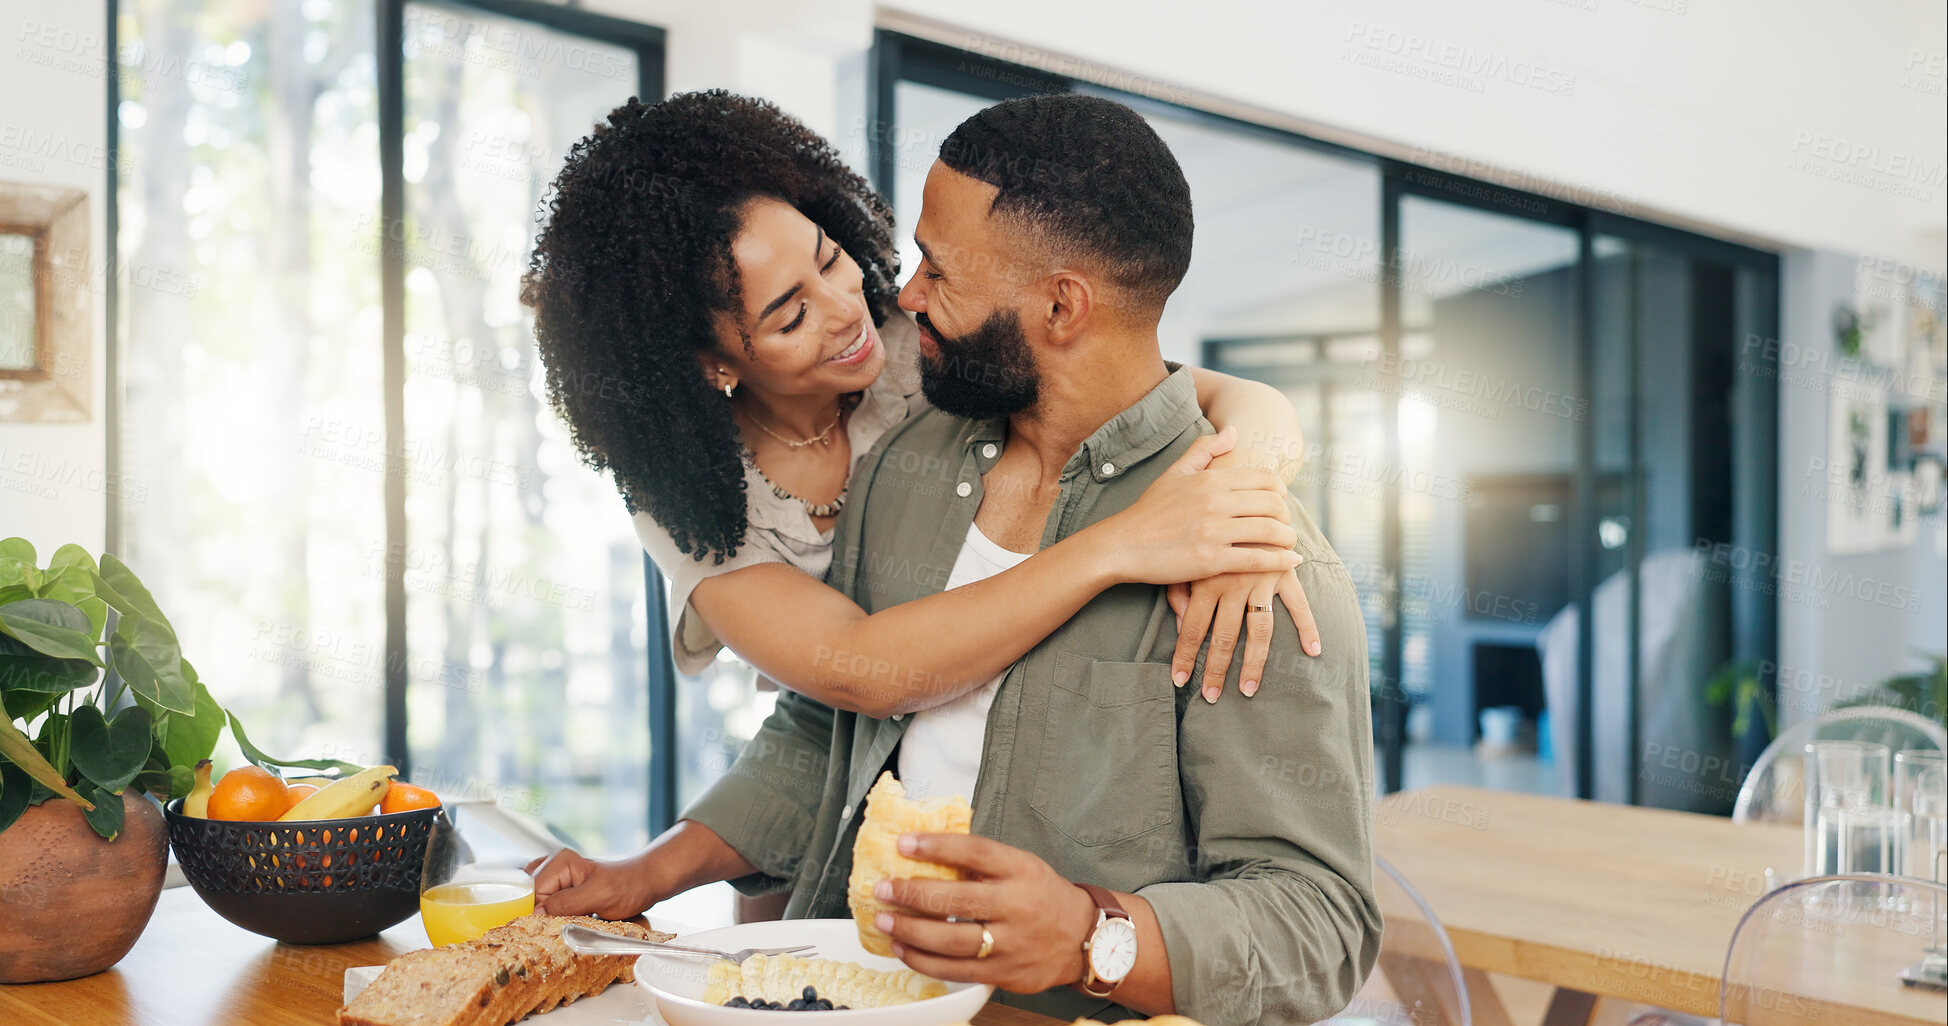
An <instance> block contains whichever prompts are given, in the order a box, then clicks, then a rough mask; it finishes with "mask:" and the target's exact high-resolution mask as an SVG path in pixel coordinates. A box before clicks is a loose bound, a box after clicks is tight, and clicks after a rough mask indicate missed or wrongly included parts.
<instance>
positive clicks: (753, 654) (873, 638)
mask: <svg viewBox="0 0 1948 1026" xmlns="http://www.w3.org/2000/svg"><path fill="white" fill-rule="evenodd" d="M1124 579H1126V578H1125V575H1124V573H1123V572H1122V571H1120V570H1119V569H1118V568H1117V567H1116V566H1115V564H1114V562H1113V559H1112V553H1111V551H1110V548H1109V542H1108V536H1107V535H1106V534H1105V533H1104V532H1102V531H1098V530H1095V529H1093V528H1085V529H1084V530H1082V531H1079V532H1077V533H1076V534H1075V535H1073V536H1071V537H1069V538H1065V539H1063V540H1062V541H1060V542H1057V543H1056V544H1054V545H1052V546H1050V547H1048V548H1046V549H1043V550H1042V551H1040V552H1038V553H1036V554H1035V555H1033V556H1031V557H1030V558H1028V559H1026V560H1023V561H1022V562H1021V563H1020V564H1018V565H1016V566H1014V567H1012V568H1010V569H1008V570H1006V571H1004V572H1002V573H999V574H996V575H994V576H993V577H989V578H987V579H985V580H981V581H977V582H974V583H972V584H968V585H963V586H961V587H959V588H954V589H951V590H948V591H942V592H940V593H938V594H934V595H929V596H926V597H925V598H920V599H915V600H913V601H911V602H903V603H901V604H899V605H896V606H892V607H889V608H887V609H883V610H881V611H879V612H877V613H873V614H871V615H868V614H867V613H866V612H865V611H864V610H862V609H860V608H859V606H858V605H857V604H856V603H854V602H852V601H851V600H850V599H848V598H846V597H845V596H844V595H842V594H840V593H839V592H837V591H835V590H833V589H831V588H829V587H827V586H826V585H824V584H822V583H819V582H818V581H816V580H814V579H812V578H810V577H806V576H805V575H803V574H799V573H797V572H796V571H791V570H787V569H785V568H782V567H778V566H775V565H774V566H760V567H752V568H749V569H746V570H740V571H737V572H734V573H730V574H725V575H723V576H722V577H718V578H712V579H711V580H708V581H705V582H704V583H703V584H700V585H698V587H697V590H696V591H695V592H694V593H693V594H692V598H691V602H692V604H693V605H694V606H695V607H696V609H697V611H698V613H699V614H701V615H702V616H703V617H704V621H705V622H706V623H708V624H709V625H710V626H711V628H712V630H713V631H714V632H715V633H716V634H717V636H718V637H719V638H720V639H722V640H723V641H724V643H725V644H727V645H729V646H730V647H731V649H732V650H733V651H735V652H737V654H738V655H740V656H742V657H743V658H744V660H745V661H746V662H749V663H750V664H751V665H752V666H754V667H756V668H757V669H758V670H759V672H761V673H763V674H764V675H765V676H767V677H769V678H771V679H772V680H774V681H777V682H778V683H779V684H781V685H783V686H784V687H788V688H791V689H792V690H793V691H796V692H798V693H799V694H802V695H805V696H806V697H808V698H812V699H816V700H818V701H820V702H823V703H824V704H826V705H829V706H832V707H834V708H838V709H847V710H851V711H853V712H861V713H865V714H867V715H870V716H881V717H883V716H891V715H893V714H895V713H909V712H917V711H919V710H921V709H926V708H929V707H931V706H935V705H939V704H941V703H942V702H946V701H950V700H952V699H954V698H956V697H959V696H960V695H962V694H965V693H967V692H968V691H970V690H973V689H974V688H975V687H977V686H979V685H980V684H982V683H983V682H985V681H987V680H988V679H989V678H991V677H993V676H994V675H995V674H997V673H1000V672H1001V671H1003V670H1005V669H1007V668H1008V667H1009V666H1010V665H1012V664H1013V663H1014V662H1015V660H1017V659H1020V658H1021V657H1022V656H1023V655H1025V654H1027V652H1028V650H1029V649H1031V648H1033V647H1035V646H1036V645H1037V644H1039V643H1040V642H1041V640H1042V639H1043V638H1045V637H1047V636H1048V635H1049V634H1050V633H1052V632H1053V631H1054V630H1055V629H1056V628H1057V627H1060V626H1061V625H1062V624H1064V623H1066V622H1068V620H1069V618H1070V617H1072V616H1074V615H1075V613H1076V611H1077V610H1079V609H1081V608H1082V607H1083V606H1084V605H1086V604H1088V602H1089V600H1090V599H1092V598H1094V597H1095V596H1096V595H1097V594H1099V593H1101V592H1102V591H1103V589H1105V588H1107V587H1109V586H1110V585H1113V584H1117V583H1120V582H1121V581H1123V580H1124ZM760 596H762V598H760ZM780 608H789V609H792V610H793V611H794V616H793V617H792V618H791V620H790V621H788V625H787V622H782V621H781V620H780V618H779V617H778V616H777V610H778V609H780Z"/></svg>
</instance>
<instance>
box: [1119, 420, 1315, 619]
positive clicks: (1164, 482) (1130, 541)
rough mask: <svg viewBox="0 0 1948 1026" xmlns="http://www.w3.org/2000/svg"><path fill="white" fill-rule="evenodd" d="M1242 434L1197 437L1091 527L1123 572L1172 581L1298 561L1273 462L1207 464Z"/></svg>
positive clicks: (1273, 569) (1278, 568)
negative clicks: (1132, 498) (1267, 466)
mask: <svg viewBox="0 0 1948 1026" xmlns="http://www.w3.org/2000/svg"><path fill="white" fill-rule="evenodd" d="M1236 437H1237V434H1236V432H1235V431H1232V430H1231V429H1228V428H1227V429H1226V430H1224V431H1221V432H1219V433H1217V434H1215V435H1205V436H1204V437H1202V438H1199V439H1198V440H1197V441H1196V442H1193V443H1192V444H1191V447H1190V450H1189V451H1187V452H1185V453H1184V455H1183V456H1181V457H1179V458H1178V460H1177V462H1176V463H1173V464H1171V466H1170V469H1168V470H1166V471H1164V472H1163V476H1161V477H1159V478H1157V479H1156V480H1155V481H1153V482H1151V484H1150V487H1149V488H1147V489H1145V490H1144V492H1143V494H1142V495H1141V496H1138V497H1137V500H1136V502H1135V503H1133V504H1131V506H1130V507H1129V508H1128V509H1125V510H1123V511H1122V512H1120V513H1117V514H1116V515H1115V516H1112V517H1109V518H1108V519H1106V520H1103V521H1102V522H1101V523H1098V524H1095V525H1092V526H1090V527H1089V528H1087V529H1086V530H1085V531H1084V532H1083V533H1093V534H1095V535H1096V536H1097V537H1098V539H1099V541H1100V543H1101V544H1103V545H1104V547H1105V550H1106V553H1107V558H1109V559H1111V560H1112V561H1114V564H1115V567H1116V569H1115V573H1116V577H1117V579H1118V580H1121V581H1124V582H1129V583H1136V584H1174V583H1177V582H1179V581H1194V580H1198V579H1201V578H1204V577H1209V576H1211V575H1212V574H1214V573H1250V572H1258V573H1279V572H1283V571H1285V570H1288V569H1290V568H1291V567H1293V566H1295V565H1297V563H1298V556H1297V554H1296V553H1294V552H1292V551H1291V550H1292V546H1293V545H1294V544H1295V543H1296V542H1297V541H1298V534H1297V533H1296V532H1295V531H1293V530H1292V525H1291V523H1290V522H1289V520H1290V517H1291V514H1290V513H1289V512H1288V511H1287V509H1286V506H1285V484H1284V482H1282V481H1280V480H1279V479H1278V475H1276V474H1273V473H1272V472H1271V471H1269V470H1261V469H1255V468H1251V467H1232V468H1228V469H1224V470H1206V469H1205V468H1206V467H1207V466H1209V465H1210V462H1211V460H1212V459H1213V458H1214V457H1216V456H1218V455H1219V454H1221V453H1224V452H1228V451H1229V450H1230V448H1231V446H1232V445H1233V444H1235V442H1236Z"/></svg>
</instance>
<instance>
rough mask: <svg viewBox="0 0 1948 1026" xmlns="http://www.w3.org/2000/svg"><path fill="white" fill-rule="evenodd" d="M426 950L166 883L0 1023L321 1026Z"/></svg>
mask: <svg viewBox="0 0 1948 1026" xmlns="http://www.w3.org/2000/svg"><path fill="white" fill-rule="evenodd" d="M651 921H652V923H653V922H654V917H651ZM426 946H427V941H426V931H425V929H424V928H422V927H421V926H420V923H419V918H418V917H417V916H415V917H413V918H411V919H408V920H406V921H405V922H403V923H400V924H399V925H398V926H395V927H393V928H392V929H390V930H386V931H385V932H383V933H381V934H379V935H378V936H376V937H370V938H367V939H365V940H360V941H352V942H350V943H347V944H321V945H298V944H280V943H278V942H276V941H274V940H271V939H270V938H269V937H259V936H258V935H256V934H254V933H250V932H248V931H246V930H243V929H240V928H239V927H236V926H233V925H231V924H230V923H229V922H227V921H225V920H224V919H222V918H221V917H219V916H218V915H217V914H216V913H215V912H212V911H211V910H210V908H209V906H207V905H205V904H203V899H201V898H199V897H197V896H196V892H195V891H192V890H191V889H189V888H188V887H172V888H169V889H168V890H165V891H163V892H162V898H161V900H160V901H159V902H157V904H156V912H155V915H154V917H152V918H151V919H150V920H149V926H148V928H147V929H146V930H144V931H143V933H142V936H141V938H140V939H139V940H137V941H136V942H135V948H134V949H133V950H131V951H130V952H129V953H128V956H127V957H125V958H123V959H122V961H121V962H120V963H119V964H117V965H116V966H115V967H114V968H112V969H109V970H108V971H107V972H102V973H96V974H95V975H93V976H87V977H83V978H81V979H79V980H64V981H61V982H58V983H25V984H16V985H13V986H6V985H0V1023H4V1024H6V1026H327V1024H332V1023H336V1022H337V1021H338V1017H337V1013H338V1008H339V1006H340V1005H341V1004H343V1003H344V1001H343V999H344V986H345V970H347V969H349V968H352V967H353V966H361V965H381V964H383V963H386V962H389V961H391V960H392V959H393V958H394V957H396V956H398V955H402V954H404V953H406V952H408V951H412V950H414V949H416V948H423V947H426ZM618 986H626V985H624V984H618ZM540 1021H542V1022H545V1021H546V1020H545V1019H543V1020H540ZM1056 1022H1057V1020H1055V1019H1050V1018H1048V1017H1047V1016H1043V1015H1036V1014H1034V1013H1032V1012H1025V1011H1022V1010H1021V1009H1018V1008H1010V1007H1008V1006H1006V1005H1001V1004H995V1003H993V1002H989V1004H988V1005H987V1007H986V1008H984V1009H982V1011H981V1013H980V1014H979V1015H977V1016H975V1017H974V1026H1050V1024H1054V1023H1056Z"/></svg>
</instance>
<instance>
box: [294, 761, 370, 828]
mask: <svg viewBox="0 0 1948 1026" xmlns="http://www.w3.org/2000/svg"><path fill="white" fill-rule="evenodd" d="M398 775H399V771H398V770H396V769H393V768H392V767H391V766H373V767H371V768H370V769H366V770H362V771H360V772H358V773H354V774H353V775H351V776H349V777H346V778H345V779H343V780H336V781H333V782H332V783H331V784H330V785H329V786H326V787H321V788H319V789H318V791H317V793H316V794H313V795H312V796H310V797H309V798H306V799H304V800H303V801H301V802H299V803H297V804H296V805H293V806H291V810H290V811H289V812H286V813H285V814H284V815H282V816H279V817H277V821H278V822H280V823H286V822H291V821H293V820H318V819H348V818H350V817H352V816H363V815H365V814H366V813H368V812H371V811H372V806H374V805H376V804H378V802H379V799H381V798H383V797H385V794H386V786H387V784H388V783H390V782H391V780H392V778H393V777H395V776H398Z"/></svg>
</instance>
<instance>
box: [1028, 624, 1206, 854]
mask: <svg viewBox="0 0 1948 1026" xmlns="http://www.w3.org/2000/svg"><path fill="white" fill-rule="evenodd" d="M1054 677H1055V679H1054V681H1053V682H1052V683H1053V684H1054V687H1052V688H1051V689H1049V709H1048V716H1047V721H1046V722H1045V723H1044V724H1043V726H1042V746H1041V757H1040V759H1039V760H1038V761H1037V764H1036V771H1035V786H1034V791H1033V795H1034V796H1033V798H1032V799H1031V800H1030V805H1032V806H1033V808H1034V810H1035V812H1036V814H1037V815H1039V816H1041V817H1042V818H1043V819H1045V820H1047V821H1048V822H1049V823H1050V824H1051V825H1052V826H1054V827H1055V828H1056V829H1057V830H1059V831H1061V832H1062V834H1063V835H1064V836H1066V837H1068V838H1069V839H1070V840H1071V841H1074V842H1075V843H1077V844H1080V845H1086V846H1096V845H1104V844H1113V843H1116V842H1118V841H1126V840H1129V839H1130V838H1132V837H1136V836H1138V835H1141V834H1144V833H1148V832H1149V831H1152V830H1155V829H1157V828H1159V827H1161V826H1164V825H1165V824H1168V823H1171V822H1174V821H1175V820H1176V819H1177V815H1178V811H1179V810H1180V809H1181V808H1182V806H1183V798H1182V795H1181V794H1180V793H1179V788H1178V786H1177V702H1176V688H1175V687H1174V686H1173V685H1172V684H1171V682H1170V666H1169V664H1167V663H1147V662H1146V663H1114V662H1098V661H1095V660H1091V659H1088V658H1086V657H1083V656H1077V655H1071V654H1069V653H1063V654H1061V655H1059V656H1057V657H1056V660H1055V666H1054Z"/></svg>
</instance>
